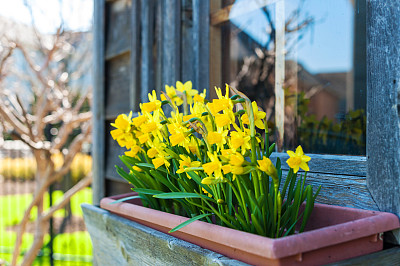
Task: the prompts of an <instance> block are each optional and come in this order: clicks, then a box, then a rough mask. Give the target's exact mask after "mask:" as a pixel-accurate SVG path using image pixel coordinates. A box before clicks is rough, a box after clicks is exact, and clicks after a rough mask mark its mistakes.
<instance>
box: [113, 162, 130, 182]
mask: <svg viewBox="0 0 400 266" xmlns="http://www.w3.org/2000/svg"><path fill="white" fill-rule="evenodd" d="M115 168H116V169H117V173H118V174H119V175H120V176H121V177H122V178H123V179H125V180H126V181H128V182H130V183H133V182H134V180H133V179H134V178H133V177H132V176H131V175H129V174H128V173H127V172H125V171H124V169H122V168H121V167H119V166H118V165H115ZM132 181H133V182H132Z"/></svg>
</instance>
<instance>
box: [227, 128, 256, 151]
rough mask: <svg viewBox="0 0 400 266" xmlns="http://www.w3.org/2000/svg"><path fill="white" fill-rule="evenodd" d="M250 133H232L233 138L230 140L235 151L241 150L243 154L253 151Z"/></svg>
mask: <svg viewBox="0 0 400 266" xmlns="http://www.w3.org/2000/svg"><path fill="white" fill-rule="evenodd" d="M248 133H250V132H243V131H241V130H239V131H232V132H231V138H230V145H231V147H232V148H233V149H235V150H237V149H239V148H241V150H242V154H245V153H246V151H247V150H250V149H251V143H250V139H251V138H250V135H249V134H248Z"/></svg>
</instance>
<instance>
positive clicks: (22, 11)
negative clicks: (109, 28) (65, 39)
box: [0, 0, 93, 33]
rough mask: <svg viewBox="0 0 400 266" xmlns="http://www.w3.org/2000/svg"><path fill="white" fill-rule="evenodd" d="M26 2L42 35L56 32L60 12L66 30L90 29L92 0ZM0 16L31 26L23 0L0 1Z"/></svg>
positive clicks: (38, 0)
mask: <svg viewBox="0 0 400 266" xmlns="http://www.w3.org/2000/svg"><path fill="white" fill-rule="evenodd" d="M26 1H27V2H28V3H29V4H31V6H32V10H33V15H34V19H35V24H36V25H37V28H38V29H39V31H41V32H42V33H54V32H55V31H56V30H57V28H58V26H59V25H60V22H61V20H60V12H61V14H62V17H63V18H64V28H65V29H66V30H74V31H86V30H88V29H90V28H91V25H92V17H93V0H64V1H59V0H26ZM60 3H61V4H60ZM60 10H61V11H60ZM0 16H3V17H6V18H10V19H13V20H15V21H17V22H22V23H24V24H27V25H30V24H31V16H30V12H29V10H28V9H27V8H26V7H25V6H24V0H0Z"/></svg>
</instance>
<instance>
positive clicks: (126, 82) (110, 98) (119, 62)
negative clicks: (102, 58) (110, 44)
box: [105, 53, 130, 134]
mask: <svg viewBox="0 0 400 266" xmlns="http://www.w3.org/2000/svg"><path fill="white" fill-rule="evenodd" d="M129 88H130V54H129V53H126V54H123V55H120V56H118V57H114V58H113V59H111V60H109V61H107V64H106V89H105V97H106V98H105V115H106V117H107V118H108V119H112V118H115V117H117V116H118V115H119V114H121V113H129V111H130V104H129ZM106 134H107V133H106Z"/></svg>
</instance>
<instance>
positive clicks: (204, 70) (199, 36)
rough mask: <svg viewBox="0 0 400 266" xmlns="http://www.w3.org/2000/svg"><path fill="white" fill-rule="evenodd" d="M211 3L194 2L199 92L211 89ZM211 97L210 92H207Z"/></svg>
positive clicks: (196, 74) (195, 57)
mask: <svg viewBox="0 0 400 266" xmlns="http://www.w3.org/2000/svg"><path fill="white" fill-rule="evenodd" d="M209 25H210V1H201V0H193V52H194V54H195V56H194V62H193V64H194V78H193V85H194V87H195V88H196V89H198V90H199V92H202V91H203V89H206V88H207V89H208V88H209V80H210V73H209V69H210V67H209V66H210V59H209V45H210V37H209V36H210V26H209ZM207 95H209V90H208V91H207Z"/></svg>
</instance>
